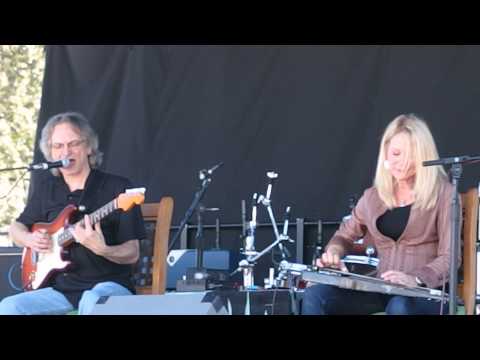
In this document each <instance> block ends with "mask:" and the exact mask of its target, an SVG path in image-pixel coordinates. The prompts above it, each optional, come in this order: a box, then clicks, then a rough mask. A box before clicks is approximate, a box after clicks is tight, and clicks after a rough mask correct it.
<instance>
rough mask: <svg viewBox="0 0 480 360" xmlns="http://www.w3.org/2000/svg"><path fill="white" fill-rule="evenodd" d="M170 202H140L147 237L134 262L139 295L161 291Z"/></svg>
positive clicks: (171, 203)
mask: <svg viewBox="0 0 480 360" xmlns="http://www.w3.org/2000/svg"><path fill="white" fill-rule="evenodd" d="M173 204H174V202H173V198H171V197H162V198H161V199H160V202H159V203H146V204H142V205H141V211H142V215H143V218H144V221H145V227H146V232H147V239H145V240H142V241H141V244H140V259H139V262H138V263H137V264H136V283H137V285H136V290H137V294H139V295H146V294H155V295H160V294H163V293H165V288H166V280H167V251H168V238H169V234H170V224H171V222H172V214H173ZM139 270H140V271H139ZM139 274H140V276H138V275H139ZM142 275H143V278H142ZM150 275H151V276H150ZM139 283H140V285H139Z"/></svg>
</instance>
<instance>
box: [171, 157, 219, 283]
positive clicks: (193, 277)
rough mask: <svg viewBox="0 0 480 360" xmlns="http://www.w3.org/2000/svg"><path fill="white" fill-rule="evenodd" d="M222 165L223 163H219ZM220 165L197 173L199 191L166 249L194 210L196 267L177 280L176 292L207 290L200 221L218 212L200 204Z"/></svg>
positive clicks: (175, 238) (173, 241)
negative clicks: (212, 212) (206, 214)
mask: <svg viewBox="0 0 480 360" xmlns="http://www.w3.org/2000/svg"><path fill="white" fill-rule="evenodd" d="M221 165H223V163H221ZM221 165H216V166H215V167H213V168H212V169H210V170H208V171H206V170H200V173H199V179H200V181H201V183H200V189H199V190H198V191H197V192H196V193H195V195H194V198H193V201H192V204H191V205H190V207H189V208H188V210H187V212H186V213H185V216H184V218H183V220H182V222H181V223H180V226H179V228H178V231H177V233H176V234H175V236H174V238H173V240H172V242H171V244H170V246H169V247H168V252H170V250H171V249H172V248H173V246H174V245H175V243H176V241H177V240H178V238H179V237H180V234H181V233H182V231H183V228H184V227H185V225H186V224H187V222H188V221H189V220H190V218H191V217H192V215H193V212H194V211H195V210H196V211H197V222H198V224H197V233H196V235H195V241H196V246H197V257H196V267H194V268H188V269H187V274H186V276H185V279H182V280H178V281H177V291H179V292H180V291H205V290H206V289H207V288H208V284H207V282H208V279H209V277H210V276H209V274H208V272H207V270H206V269H205V268H204V267H203V221H202V214H203V213H204V212H205V211H217V210H219V209H218V208H213V209H208V208H205V206H203V205H202V204H201V203H200V202H201V200H202V198H203V197H204V195H205V193H206V191H207V189H208V186H209V185H210V183H211V182H212V177H211V175H212V173H213V171H215V170H216V169H217V168H218V167H220V166H221Z"/></svg>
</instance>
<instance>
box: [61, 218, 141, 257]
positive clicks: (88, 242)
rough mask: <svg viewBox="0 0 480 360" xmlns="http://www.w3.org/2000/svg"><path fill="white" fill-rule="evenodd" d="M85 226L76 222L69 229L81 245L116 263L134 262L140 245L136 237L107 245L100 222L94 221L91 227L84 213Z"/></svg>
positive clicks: (138, 254)
mask: <svg viewBox="0 0 480 360" xmlns="http://www.w3.org/2000/svg"><path fill="white" fill-rule="evenodd" d="M84 223H85V227H83V226H82V225H81V224H80V223H78V224H77V225H76V226H75V227H74V228H73V229H71V230H70V232H71V233H72V235H73V237H74V238H75V239H76V240H77V241H78V242H79V243H80V244H82V245H83V246H85V247H86V248H88V249H90V250H91V251H93V252H94V253H95V254H97V255H99V256H103V257H104V258H106V259H108V260H110V261H112V262H114V263H117V264H134V263H136V262H137V260H138V258H139V256H140V245H139V241H138V240H137V239H132V240H128V241H126V242H124V243H123V244H120V245H110V246H109V245H107V243H106V242H105V237H104V236H103V232H102V228H101V227H100V223H96V224H95V227H92V224H91V222H90V218H89V217H88V215H85V218H84Z"/></svg>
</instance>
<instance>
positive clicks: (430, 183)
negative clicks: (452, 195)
mask: <svg viewBox="0 0 480 360" xmlns="http://www.w3.org/2000/svg"><path fill="white" fill-rule="evenodd" d="M401 133H403V134H406V135H407V136H408V138H409V140H410V149H409V151H410V152H412V155H413V162H414V166H415V183H414V186H413V192H414V196H415V202H414V204H413V208H418V209H423V210H427V209H431V208H433V207H434V206H435V204H436V203H437V200H438V195H439V192H440V187H441V186H442V182H444V181H446V180H448V178H447V174H446V173H445V170H444V169H443V167H442V166H428V167H425V166H423V165H422V162H423V161H426V160H434V159H438V151H437V147H436V145H435V141H434V140H433V136H432V133H431V132H430V129H429V128H428V126H427V124H426V123H425V121H423V120H422V119H420V118H419V117H417V116H416V115H414V114H408V115H399V116H397V117H396V118H395V119H394V120H393V121H392V122H391V123H390V124H389V125H388V126H387V128H386V129H385V132H384V133H383V137H382V141H381V143H380V152H379V154H378V162H377V171H376V173H375V181H374V186H375V187H376V188H377V191H378V194H379V196H380V199H382V201H383V202H384V203H385V205H386V206H387V207H388V208H389V209H392V208H393V207H395V191H394V190H395V188H394V186H395V180H394V178H393V176H392V175H391V174H390V173H389V172H388V171H387V169H386V168H385V165H384V162H385V160H386V159H387V148H388V145H389V143H390V141H391V139H392V138H393V137H394V136H395V135H398V134H401ZM407 155H408V154H407Z"/></svg>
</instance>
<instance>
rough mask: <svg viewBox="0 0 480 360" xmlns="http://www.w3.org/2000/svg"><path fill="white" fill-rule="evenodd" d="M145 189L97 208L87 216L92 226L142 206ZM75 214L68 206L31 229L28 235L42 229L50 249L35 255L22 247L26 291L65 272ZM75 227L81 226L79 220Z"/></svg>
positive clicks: (23, 283)
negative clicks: (49, 219) (116, 211)
mask: <svg viewBox="0 0 480 360" xmlns="http://www.w3.org/2000/svg"><path fill="white" fill-rule="evenodd" d="M144 193H145V188H139V189H130V190H126V191H125V193H123V194H120V195H119V196H118V197H117V198H115V199H114V200H112V201H110V202H109V203H107V204H105V205H104V206H103V207H101V208H100V209H98V210H96V211H94V212H93V213H92V214H89V215H88V217H89V218H90V222H91V224H92V225H94V224H96V223H98V222H100V220H101V219H103V218H104V217H106V216H108V215H109V214H111V213H113V212H114V211H115V210H117V209H119V210H123V211H128V210H130V209H131V208H132V207H133V206H135V205H139V204H142V203H143V201H144V200H145V196H144ZM76 211H77V208H76V207H75V206H74V205H68V206H67V207H66V208H65V209H63V210H62V212H61V213H60V214H59V215H58V216H57V218H56V219H55V220H54V221H53V222H51V223H37V224H34V225H33V226H32V232H35V231H38V230H44V231H45V232H47V233H48V234H49V235H50V237H51V239H52V243H53V245H52V250H51V251H50V252H48V253H38V252H36V251H33V250H32V249H30V248H27V247H26V248H24V250H23V254H22V286H23V288H24V289H25V290H26V291H29V290H37V289H40V288H42V287H45V286H46V284H47V283H48V282H49V280H50V279H51V278H52V276H53V275H55V274H57V273H59V272H63V271H65V270H67V269H68V267H69V265H70V264H71V263H70V261H68V260H67V259H66V256H65V255H66V253H67V250H66V248H67V247H68V246H69V245H70V244H71V243H73V242H74V241H75V239H74V238H73V235H72V234H71V232H70V230H69V229H70V228H71V227H72V226H74V225H75V224H71V222H70V221H71V219H72V216H73V214H74V213H75V212H76ZM77 224H80V225H84V223H83V220H81V221H79V222H78V223H77Z"/></svg>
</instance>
